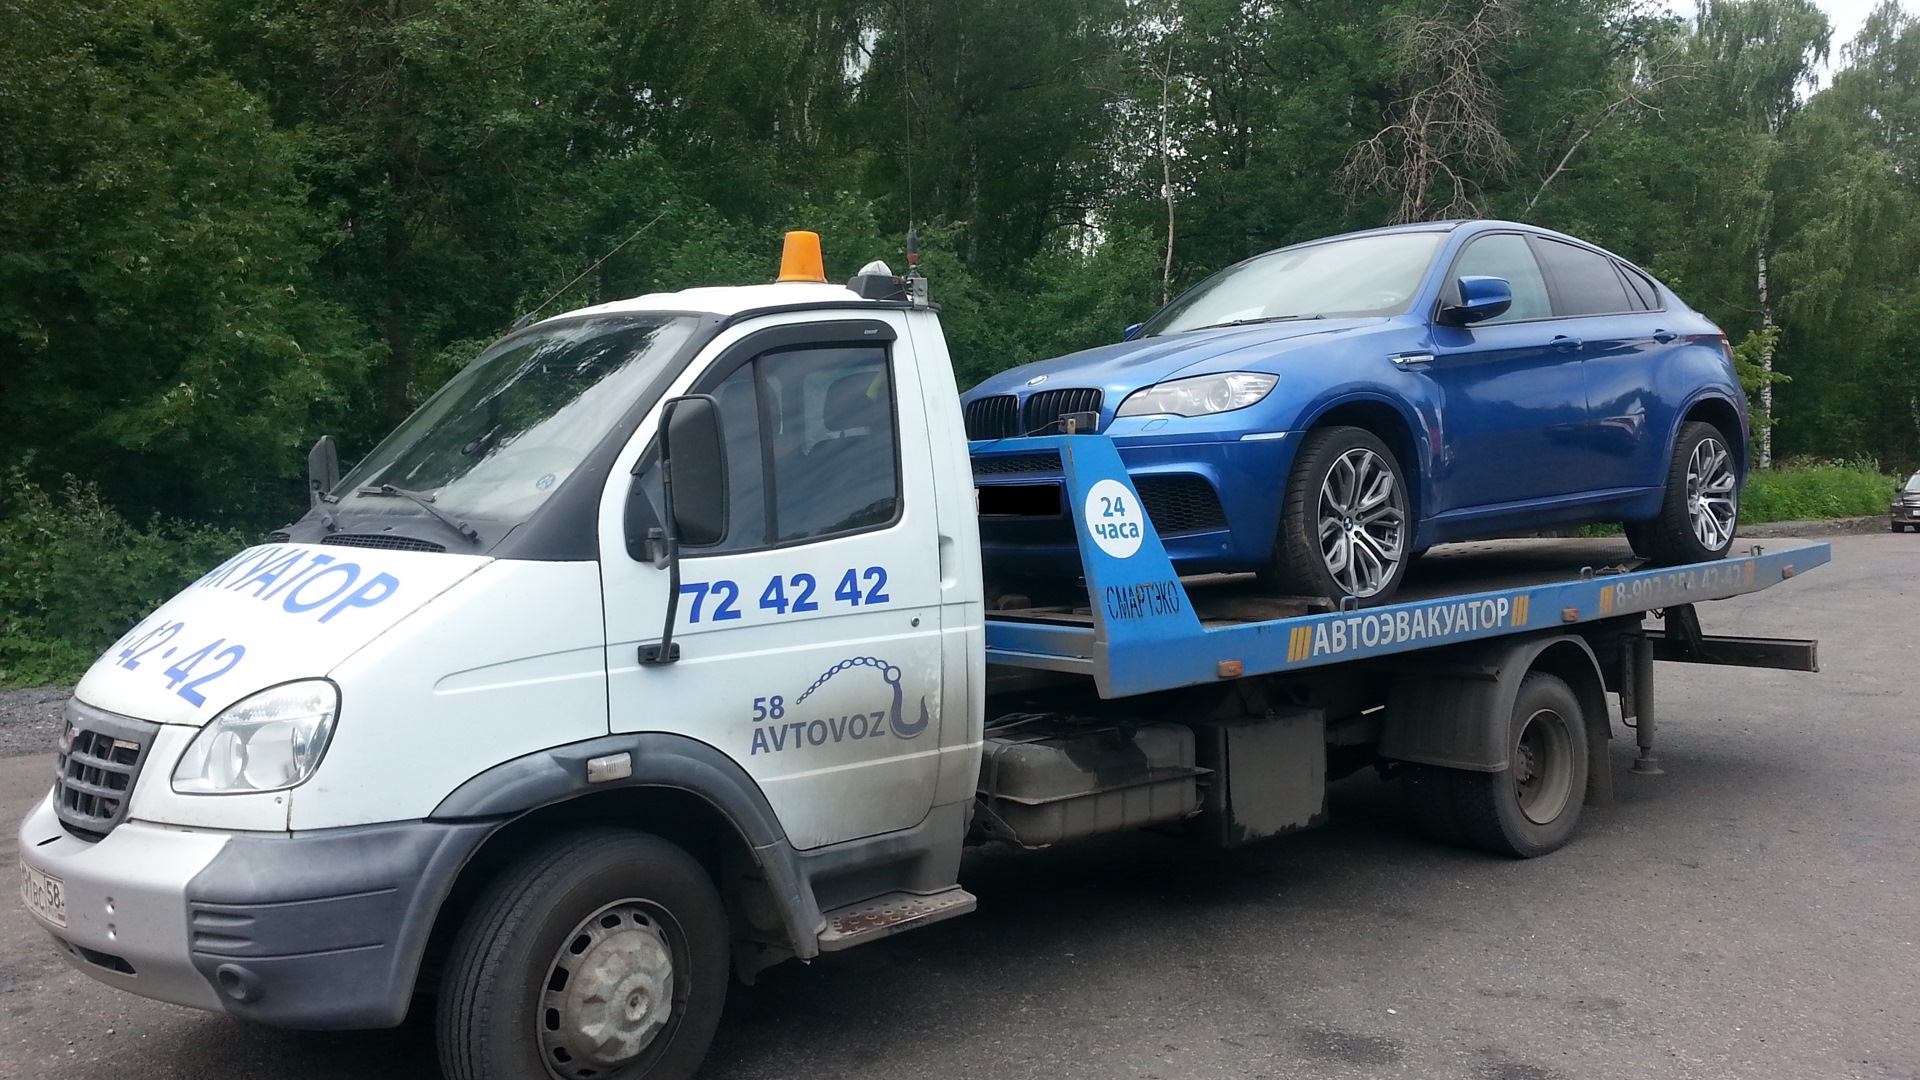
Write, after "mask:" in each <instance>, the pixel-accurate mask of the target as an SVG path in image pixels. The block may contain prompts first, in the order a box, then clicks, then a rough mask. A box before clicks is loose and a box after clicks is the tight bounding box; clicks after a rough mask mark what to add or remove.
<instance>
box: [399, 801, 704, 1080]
mask: <svg viewBox="0 0 1920 1080" xmlns="http://www.w3.org/2000/svg"><path fill="white" fill-rule="evenodd" d="M729 946H730V935H729V930H728V926H727V916H726V911H725V909H724V907H723V906H722V905H721V901H720V894H719V893H718V891H716V890H715V889H714V886H713V882H712V880H711V879H710V878H709V877H708V876H707V872H706V871H705V870H704V869H702V868H701V866H700V864H699V863H698V862H696V861H694V859H693V857H692V856H691V855H688V854H687V853H686V852H685V851H684V850H682V849H680V848H679V847H676V846H675V845H673V844H670V843H668V842H667V841H665V840H662V839H660V838H658V837H655V836H649V835H646V834H644V833H638V832H633V831H631V830H627V829H614V828H596V829H585V830H581V831H578V832H573V833H569V834H565V835H562V836H560V837H558V838H557V839H556V840H554V841H553V842H552V843H550V844H547V845H545V846H542V847H540V848H539V849H537V850H535V851H534V852H532V853H530V854H528V855H527V856H526V857H524V858H522V859H521V860H520V861H519V862H518V863H516V864H514V865H513V866H511V867H510V868H508V869H507V870H506V871H505V872H504V873H502V874H501V875H500V876H499V877H498V878H497V879H495V880H494V882H493V883H492V885H490V886H489V887H488V888H487V890H486V891H485V892H484V893H483V894H482V895H481V897H480V899H479V901H478V902H477V903H476V904H475V906H474V908H473V911H472V913H471V914H469V915H468V916H467V919H466V921H465V922H464V923H463V924H462V926H461V928H460V931H459V933H458V934H457V935H456V936H455V938H454V942H453V949H452V953H451V956H450V957H449V960H448V965H447V969H446V975H445V979H444V982H443V984H442V986H441V992H440V1001H439V1005H438V1017H437V1024H436V1027H437V1036H438V1041H439V1049H440V1067H441V1069H442V1070H443V1071H444V1072H445V1074H446V1076H447V1077H448V1078H449V1080H553V1078H554V1077H564V1078H569V1080H571V1078H576V1077H578V1078H584V1077H589V1076H591V1077H599V1078H604V1080H641V1078H645V1080H685V1078H687V1077H691V1076H692V1075H693V1073H694V1070H696V1069H697V1068H699V1066H700V1061H701V1059H702V1058H704V1057H705V1056H706V1052H707V1046H708V1045H709V1044H710V1043H711V1042H712V1041H713V1033H714V1030H715V1028H716V1027H718V1025H719V1022H720V1011H721V1008H722V1007H723V1006H724V1004H725V1002H726V993H727V979H728V970H727V969H728V949H729ZM663 976H664V977H663Z"/></svg>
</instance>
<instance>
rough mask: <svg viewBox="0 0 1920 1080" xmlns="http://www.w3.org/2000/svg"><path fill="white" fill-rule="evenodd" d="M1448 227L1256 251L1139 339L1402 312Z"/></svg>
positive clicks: (1169, 310) (1191, 293) (1178, 303)
mask: <svg viewBox="0 0 1920 1080" xmlns="http://www.w3.org/2000/svg"><path fill="white" fill-rule="evenodd" d="M1444 239H1446V234H1445V233H1440V232H1405V233H1386V234H1384V235H1379V236H1356V237H1354V238H1352V239H1349V240H1332V241H1328V242H1326V243H1323V244H1301V245H1299V246H1298V247H1290V248H1281V249H1280V250H1279V251H1270V252H1268V253H1267V254H1265V255H1256V256H1254V257H1253V258H1251V259H1248V260H1247V261H1245V262H1243V263H1237V264H1235V265H1233V266H1229V267H1227V268H1226V269H1225V270H1222V271H1220V272H1219V273H1217V274H1215V275H1213V276H1212V277H1210V278H1208V279H1207V280H1205V281H1203V282H1201V283H1200V284H1198V285H1195V286H1194V287H1193V288H1191V289H1189V290H1187V291H1186V292H1185V293H1184V294H1182V295H1181V296H1180V297H1178V298H1177V299H1175V300H1174V301H1173V303H1171V304H1169V305H1167V306H1166V307H1165V308H1163V309H1162V310H1161V312H1160V313H1159V314H1158V315H1155V316H1154V317H1153V318H1152V319H1149V320H1148V321H1147V325H1146V326H1145V327H1143V328H1142V329H1141V331H1140V333H1139V335H1138V336H1139V337H1161V336H1165V335H1167V334H1179V333H1184V332H1186V331H1188V330H1202V329H1206V328H1208V327H1214V326H1239V325H1243V324H1246V323H1257V322H1282V321H1286V320H1291V319H1320V318H1332V317H1335V316H1386V315H1398V314H1400V313H1401V312H1404V311H1406V310H1407V306H1408V305H1409V304H1410V303H1412V302H1413V294H1414V293H1415V292H1417V291H1418V290H1419V288H1420V282H1421V281H1423V280H1425V278H1426V276H1427V267H1428V265H1429V264H1431V263H1432V262H1433V256H1434V252H1436V251H1438V250H1440V242H1441V241H1442V240H1444Z"/></svg>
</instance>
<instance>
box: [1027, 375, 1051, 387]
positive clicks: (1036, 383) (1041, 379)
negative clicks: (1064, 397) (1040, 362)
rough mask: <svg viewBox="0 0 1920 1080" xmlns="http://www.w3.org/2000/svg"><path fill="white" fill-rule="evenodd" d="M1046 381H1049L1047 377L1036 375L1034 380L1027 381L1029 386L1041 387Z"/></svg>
mask: <svg viewBox="0 0 1920 1080" xmlns="http://www.w3.org/2000/svg"><path fill="white" fill-rule="evenodd" d="M1046 381H1047V377H1046V376H1045V375H1035V376H1034V377H1033V378H1031V379H1028V380H1027V385H1028V386H1039V385H1040V384H1041V383H1043V382H1046Z"/></svg>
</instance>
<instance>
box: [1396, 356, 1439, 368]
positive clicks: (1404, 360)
mask: <svg viewBox="0 0 1920 1080" xmlns="http://www.w3.org/2000/svg"><path fill="white" fill-rule="evenodd" d="M1393 362H1394V364H1395V366H1397V367H1403V368H1410V367H1419V366H1420V365H1422V364H1431V363H1433V354H1432V353H1408V354H1407V355H1405V356H1396V357H1394V358H1393Z"/></svg>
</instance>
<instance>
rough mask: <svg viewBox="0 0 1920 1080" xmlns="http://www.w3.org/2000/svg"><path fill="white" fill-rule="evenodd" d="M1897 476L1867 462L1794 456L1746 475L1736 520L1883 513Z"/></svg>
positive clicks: (1813, 518)
mask: <svg viewBox="0 0 1920 1080" xmlns="http://www.w3.org/2000/svg"><path fill="white" fill-rule="evenodd" d="M1898 483H1899V481H1897V480H1895V479H1894V478H1893V477H1891V476H1887V475H1885V474H1883V473H1881V471H1880V469H1879V467H1878V466H1877V465H1875V464H1874V463H1873V462H1871V461H1816V460H1795V461H1789V462H1787V463H1786V464H1785V465H1784V466H1783V467H1782V468H1778V469H1767V470H1764V471H1763V470H1759V469H1756V470H1754V472H1753V473H1752V474H1751V475H1750V476H1748V477H1747V490H1746V494H1745V496H1744V497H1743V498H1742V499H1741V501H1740V523H1741V524H1742V525H1754V524H1758V523H1760V522H1763V521H1820V520H1824V519H1827V518H1843V517H1866V516H1868V515H1872V514H1884V513H1886V512H1887V502H1888V499H1889V496H1890V495H1891V494H1892V492H1893V489H1894V486H1895V485H1896V484H1898Z"/></svg>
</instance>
